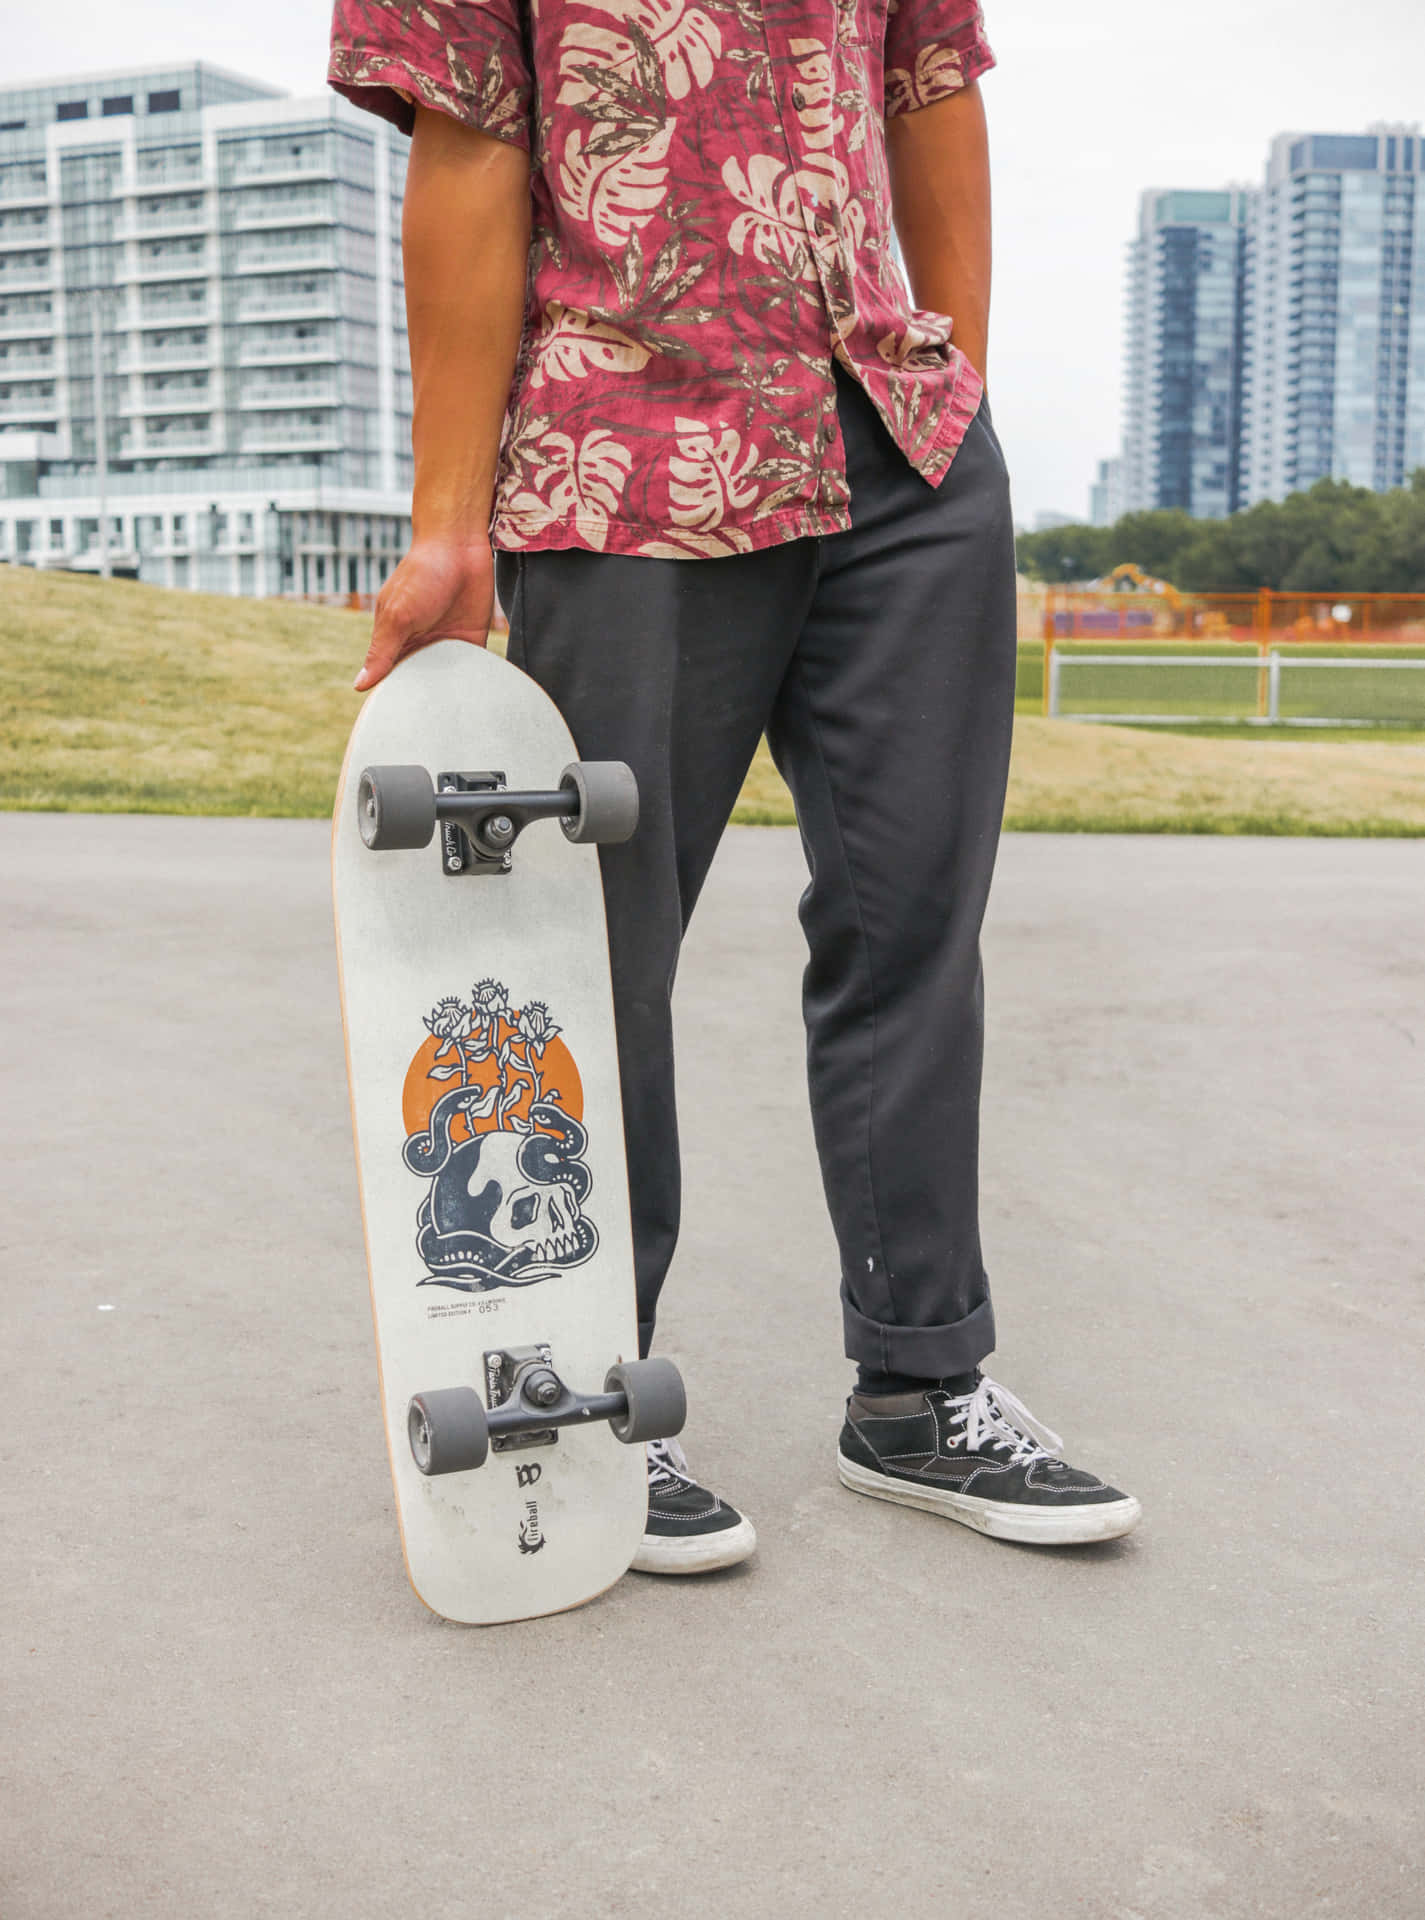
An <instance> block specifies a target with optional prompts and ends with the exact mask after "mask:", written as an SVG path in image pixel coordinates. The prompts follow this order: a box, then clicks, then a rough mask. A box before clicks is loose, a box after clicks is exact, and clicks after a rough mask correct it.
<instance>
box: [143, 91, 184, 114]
mask: <svg viewBox="0 0 1425 1920" xmlns="http://www.w3.org/2000/svg"><path fill="white" fill-rule="evenodd" d="M148 110H149V112H150V113H177V111H178V88H177V87H168V88H165V89H164V91H163V92H162V93H151V94H150V95H149V97H148Z"/></svg>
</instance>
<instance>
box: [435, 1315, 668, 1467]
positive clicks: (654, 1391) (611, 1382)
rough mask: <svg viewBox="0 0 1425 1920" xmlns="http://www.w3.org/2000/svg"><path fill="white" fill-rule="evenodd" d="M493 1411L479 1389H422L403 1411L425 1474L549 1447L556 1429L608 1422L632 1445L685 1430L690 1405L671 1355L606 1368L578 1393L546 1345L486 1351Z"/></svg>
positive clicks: (476, 1465)
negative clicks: (589, 1389) (594, 1386)
mask: <svg viewBox="0 0 1425 1920" xmlns="http://www.w3.org/2000/svg"><path fill="white" fill-rule="evenodd" d="M485 1383H486V1392H487V1395H488V1397H489V1402H490V1404H489V1406H488V1408H487V1407H486V1405H485V1402H484V1401H483V1400H482V1399H481V1398H480V1395H479V1393H477V1391H476V1390H475V1388H474V1387H439V1388H436V1389H435V1390H434V1391H432V1392H428V1393H418V1394H416V1395H415V1397H414V1398H413V1399H412V1401H411V1404H410V1407H409V1409H408V1411H407V1416H406V1431H407V1434H408V1435H409V1437H410V1442H411V1454H412V1456H413V1458H414V1460H415V1463H416V1465H417V1466H418V1467H419V1468H420V1470H421V1472H422V1473H424V1474H430V1475H434V1474H441V1473H468V1472H469V1471H470V1470H471V1469H472V1468H474V1467H481V1466H483V1465H484V1464H485V1460H486V1458H487V1456H488V1455H489V1453H490V1452H491V1451H492V1450H493V1451H494V1452H496V1453H506V1452H512V1451H514V1450H515V1449H517V1448H525V1447H549V1446H553V1445H554V1444H555V1442H556V1440H557V1439H558V1437H559V1436H558V1433H557V1431H556V1429H558V1428H559V1427H584V1426H590V1425H592V1424H593V1423H594V1422H596V1421H599V1420H607V1421H608V1423H609V1426H610V1427H611V1428H612V1430H613V1433H614V1436H615V1438H616V1439H619V1440H622V1441H624V1442H625V1443H626V1444H627V1445H630V1446H631V1445H633V1444H634V1443H635V1442H638V1441H643V1440H665V1439H668V1438H670V1437H671V1436H672V1435H673V1434H675V1433H680V1432H681V1431H682V1427H683V1422H684V1420H685V1419H686V1418H687V1412H688V1402H687V1396H686V1394H685V1393H684V1390H683V1377H682V1375H681V1374H680V1373H679V1372H678V1369H677V1368H676V1367H675V1366H674V1365H673V1362H672V1361H671V1360H662V1359H659V1360H627V1361H620V1362H619V1363H618V1365H617V1366H613V1367H610V1368H609V1371H608V1373H607V1375H606V1376H605V1379H604V1390H603V1392H602V1393H579V1392H577V1391H576V1390H575V1389H574V1388H572V1387H570V1386H569V1385H568V1384H567V1383H566V1382H565V1381H564V1380H563V1379H561V1378H560V1376H559V1374H558V1373H557V1372H556V1371H555V1368H554V1362H553V1357H552V1355H551V1352H550V1349H549V1348H548V1347H547V1346H544V1345H540V1346H535V1347H512V1348H509V1349H507V1350H502V1351H496V1352H494V1353H487V1354H486V1355H485Z"/></svg>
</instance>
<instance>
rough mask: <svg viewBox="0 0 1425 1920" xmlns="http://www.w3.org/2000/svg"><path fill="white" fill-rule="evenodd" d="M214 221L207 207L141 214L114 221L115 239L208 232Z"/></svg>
mask: <svg viewBox="0 0 1425 1920" xmlns="http://www.w3.org/2000/svg"><path fill="white" fill-rule="evenodd" d="M211 225H212V221H211V219H210V216H209V214H208V211H207V209H206V208H205V207H183V208H180V209H178V210H177V211H175V212H173V213H166V214H149V215H147V216H143V215H140V216H139V217H138V218H137V219H132V220H118V221H116V222H115V223H114V236H113V237H114V239H115V240H158V239H167V238H168V237H169V236H170V235H172V234H180V233H206V232H207V231H208V229H209V227H210V226H211Z"/></svg>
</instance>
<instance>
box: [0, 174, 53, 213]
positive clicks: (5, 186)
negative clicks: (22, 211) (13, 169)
mask: <svg viewBox="0 0 1425 1920" xmlns="http://www.w3.org/2000/svg"><path fill="white" fill-rule="evenodd" d="M48 205H49V187H48V186H47V185H46V183H45V177H44V169H43V167H41V169H40V175H39V178H38V179H37V180H7V181H5V182H3V183H0V207H44V206H48Z"/></svg>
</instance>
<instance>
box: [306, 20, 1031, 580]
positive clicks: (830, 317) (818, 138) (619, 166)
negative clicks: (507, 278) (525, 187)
mask: <svg viewBox="0 0 1425 1920" xmlns="http://www.w3.org/2000/svg"><path fill="white" fill-rule="evenodd" d="M992 64H993V55H992V54H991V52H990V49H989V45H988V43H987V42H986V40H985V37H984V32H983V22H982V16H981V13H980V9H979V7H978V5H976V4H975V0H336V6H335V11H334V15H333V20H332V51H331V65H330V69H329V72H328V79H329V80H330V82H331V84H332V85H333V86H334V87H335V88H336V89H337V90H338V91H339V92H341V93H343V94H345V95H346V96H347V98H348V99H351V100H353V101H355V102H356V104H357V105H358V106H362V107H368V108H370V109H371V110H372V111H373V112H375V113H379V114H382V115H384V116H385V117H386V118H387V119H388V120H392V121H394V122H395V124H396V125H397V126H398V127H401V128H402V129H404V130H405V131H407V132H409V131H410V129H411V127H412V125H413V124H414V119H415V115H414V110H413V107H412V101H413V100H414V101H419V102H420V103H421V104H422V105H423V106H427V107H433V108H435V109H437V110H438V111H440V112H442V113H448V114H450V115H451V116H452V117H453V118H455V119H457V120H462V121H464V122H465V123H466V124H467V125H469V126H472V127H477V128H480V129H481V130H482V131H484V132H486V133H489V134H494V135H495V136H497V137H498V138H499V139H501V140H507V141H509V142H511V143H512V144H513V145H515V146H520V147H525V148H527V149H529V150H530V151H531V153H532V156H533V162H534V171H533V176H532V191H533V196H534V233H533V241H532V254H531V279H530V299H529V307H528V312H527V315H526V324H525V336H524V341H523V344H522V347H521V350H520V358H519V364H518V367H517V369H516V372H515V380H514V387H513V390H512V393H511V400H510V411H509V417H508V419H507V422H506V432H505V441H504V447H503V451H502V456H501V463H500V474H499V480H498V483H497V489H496V497H495V510H494V520H493V526H492V534H493V538H494V541H495V544H496V545H497V546H499V547H502V548H506V549H516V548H523V547H586V548H592V549H594V550H596V551H598V552H605V553H648V554H661V555H664V556H685V555H710V554H727V553H745V552H748V551H749V550H750V549H752V548H754V547H764V546H772V545H774V544H776V543H778V542H780V541H783V540H794V539H797V538H798V537H800V536H803V535H808V534H824V533H834V532H837V531H839V530H841V529H844V528H845V527H847V526H849V524H850V516H849V512H848V501H849V497H850V496H849V492H848V488H847V482H846V462H845V454H844V449H843V447H842V444H841V436H840V433H839V430H838V427H837V420H836V393H835V384H834V382H833V379H832V374H831V360H832V356H833V354H834V355H835V357H836V358H837V359H838V360H840V361H841V362H842V364H843V365H844V366H846V367H847V368H849V369H850V370H851V371H852V372H853V373H854V374H855V376H856V378H857V379H858V380H859V381H860V382H861V384H862V386H863V387H864V388H865V390H866V392H867V393H868V394H869V396H870V398H871V400H872V401H873V402H874V404H875V406H876V408H877V410H878V412H879V413H880V415H881V417H882V419H883V420H884V421H885V423H886V425H887V427H888V428H889V429H890V431H891V433H892V435H893V436H894V438H895V440H896V442H897V444H898V445H899V446H900V447H901V449H902V451H903V452H904V453H905V456H906V458H907V459H908V460H909V461H910V462H911V463H912V465H913V466H915V467H916V468H917V470H918V471H919V472H920V473H922V474H923V475H924V476H925V478H926V479H927V480H928V481H930V482H932V484H933V483H936V482H938V481H939V480H940V479H941V478H942V477H943V476H944V474H945V471H946V469H947V468H948V467H949V465H950V462H951V460H952V459H953V457H954V454H955V449H956V448H957V447H958V445H959V444H960V441H961V439H962V438H963V436H964V433H965V429H966V428H967V426H968V425H969V423H970V420H971V419H972V418H973V416H974V413H975V409H976V407H977V406H978V405H979V400H980V379H979V376H978V374H976V373H975V371H974V369H973V368H972V367H971V366H970V364H969V362H968V361H967V360H966V359H965V358H964V356H963V355H962V354H961V353H960V352H959V351H958V349H957V348H955V347H954V346H952V345H951V343H950V327H951V322H950V319H949V318H948V317H947V316H945V315H944V314H938V313H925V312H919V311H917V310H916V309H914V308H913V307H912V306H911V304H910V297H909V295H908V293H907V291H906V287H905V282H904V280H903V278H902V275H901V272H900V268H899V266H898V264H897V261H896V258H895V255H894V253H893V250H892V243H891V217H890V204H891V201H890V183H889V178H888V175H887V169H886V148H885V118H886V116H888V115H891V114H895V113H904V112H907V111H909V110H911V109H913V108H916V107H924V106H928V105H930V103H931V102H932V101H936V100H941V99H944V98H945V97H946V96H948V95H950V94H953V93H955V92H957V91H958V90H959V89H960V88H961V87H963V86H965V85H967V84H968V83H969V82H970V81H971V80H973V79H975V78H976V77H977V76H978V75H979V74H981V73H982V72H983V71H984V70H985V69H986V68H987V67H989V66H991V65H992Z"/></svg>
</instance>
